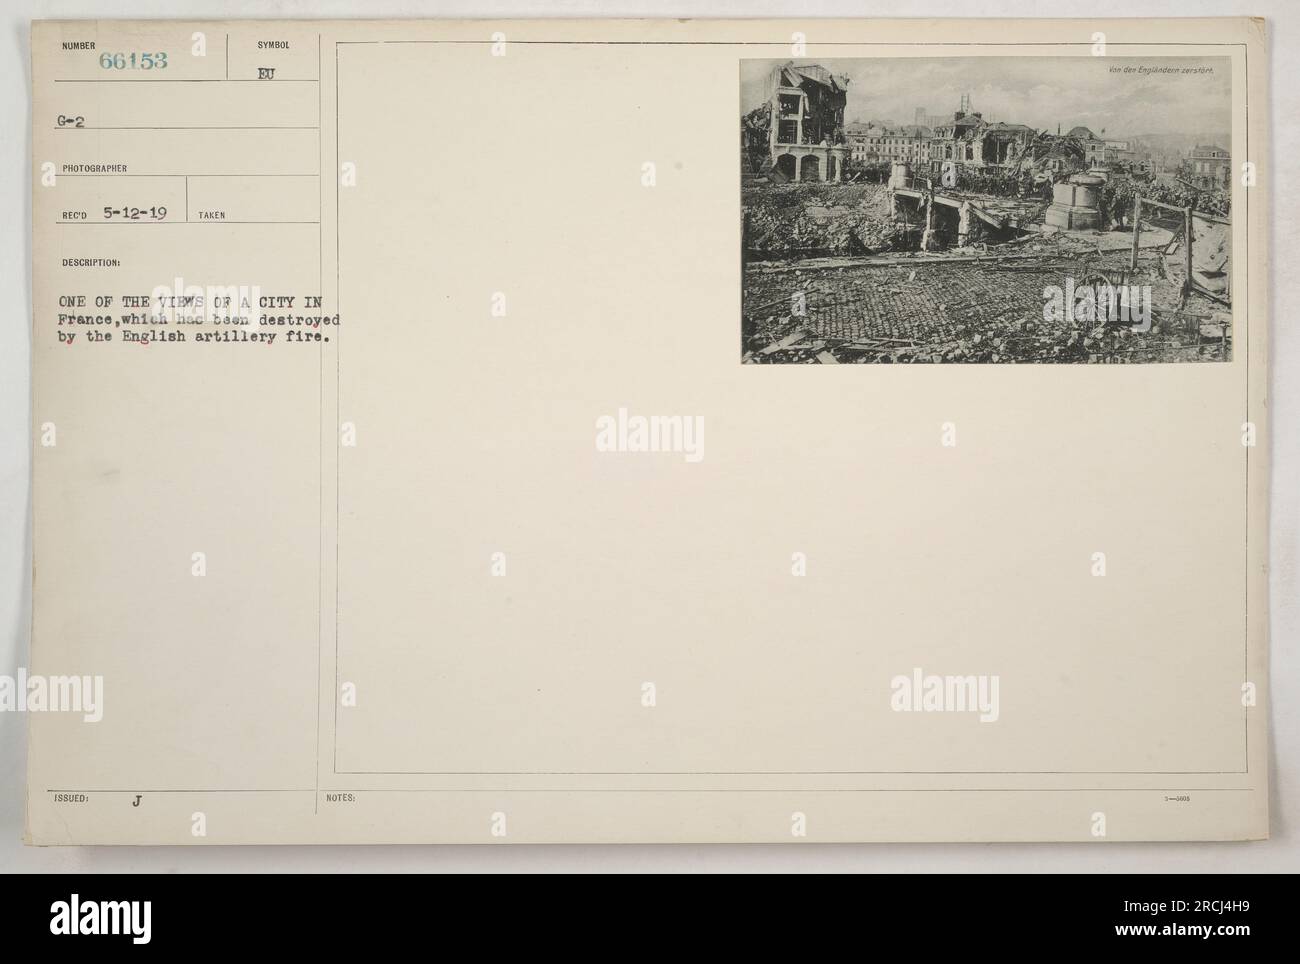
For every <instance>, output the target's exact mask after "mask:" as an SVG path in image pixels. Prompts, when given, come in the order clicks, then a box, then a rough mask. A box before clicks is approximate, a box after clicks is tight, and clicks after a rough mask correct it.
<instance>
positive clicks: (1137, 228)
mask: <svg viewBox="0 0 1300 964" xmlns="http://www.w3.org/2000/svg"><path fill="white" fill-rule="evenodd" d="M1141 236H1142V197H1141V195H1138V196H1137V197H1135V198H1134V199H1133V263H1132V264H1131V265H1130V266H1129V267H1130V268H1131V270H1133V271H1136V270H1137V266H1138V239H1139V238H1141Z"/></svg>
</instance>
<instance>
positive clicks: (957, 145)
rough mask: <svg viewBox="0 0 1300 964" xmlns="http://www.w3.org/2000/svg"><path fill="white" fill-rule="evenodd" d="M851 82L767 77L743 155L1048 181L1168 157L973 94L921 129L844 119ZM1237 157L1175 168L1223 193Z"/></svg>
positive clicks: (1203, 153) (812, 165)
mask: <svg viewBox="0 0 1300 964" xmlns="http://www.w3.org/2000/svg"><path fill="white" fill-rule="evenodd" d="M849 82H850V81H849V78H848V77H844V76H841V75H837V74H834V73H832V72H831V71H829V70H828V69H826V68H825V67H822V66H820V65H816V64H804V65H796V64H794V63H793V62H791V63H787V64H784V65H782V66H780V67H777V68H776V69H775V70H773V71H772V74H771V76H770V78H769V90H768V98H767V101H766V103H765V104H764V105H763V106H762V107H760V108H758V109H757V110H756V111H753V112H751V113H750V114H749V115H747V116H746V118H745V121H746V124H745V133H744V138H745V141H744V143H743V145H742V147H743V149H744V150H745V151H746V152H747V154H748V156H750V157H761V159H762V160H761V162H760V163H759V164H758V165H756V166H761V167H762V168H764V169H771V170H775V171H778V172H779V173H781V174H782V175H783V176H784V177H785V178H786V179H787V180H791V181H839V180H842V179H843V176H844V168H845V164H846V162H847V161H850V160H851V161H853V162H855V163H856V164H859V165H862V164H872V163H879V162H894V161H901V162H905V163H907V164H909V165H911V166H912V167H913V168H916V169H923V168H931V169H933V168H937V167H939V166H941V165H942V164H943V163H944V162H952V163H955V164H957V165H959V166H963V167H971V168H976V169H980V170H985V171H999V170H1001V171H1007V172H1014V173H1017V174H1022V173H1026V172H1028V173H1031V174H1036V175H1046V174H1049V173H1059V172H1063V171H1075V170H1096V169H1102V168H1105V169H1110V170H1124V171H1131V172H1135V173H1147V174H1151V173H1158V172H1160V171H1161V170H1162V169H1164V168H1165V167H1166V166H1168V160H1167V159H1164V158H1160V157H1152V156H1151V155H1149V154H1148V153H1146V152H1145V151H1143V150H1142V149H1141V146H1140V145H1138V144H1136V143H1134V142H1131V141H1127V140H1107V139H1105V138H1103V137H1100V136H1098V135H1097V134H1095V133H1093V131H1091V130H1090V129H1089V128H1087V127H1075V128H1073V129H1071V130H1070V131H1069V132H1068V133H1065V134H1061V133H1060V132H1059V130H1058V132H1057V133H1056V134H1055V135H1053V134H1050V133H1047V132H1040V131H1037V130H1035V129H1034V128H1032V127H1029V126H1027V125H1025V124H1008V123H1003V122H1001V121H999V122H989V121H986V120H985V119H984V116H983V115H982V114H981V113H980V112H979V111H974V110H972V109H971V103H970V96H969V95H962V99H961V105H960V107H959V108H958V110H956V111H954V112H953V113H952V115H951V116H946V115H935V114H928V113H926V111H925V109H924V108H917V110H916V117H915V120H916V123H915V124H910V125H902V126H889V125H885V124H879V123H874V122H873V123H866V124H864V123H852V124H847V125H846V124H845V123H844V110H845V105H846V102H847V99H848V88H849ZM1230 160H1231V159H1230V156H1229V153H1228V152H1227V151H1226V150H1224V149H1222V148H1219V147H1214V146H1208V145H1206V146H1198V147H1197V148H1196V149H1195V150H1194V151H1193V152H1192V154H1191V156H1190V157H1188V158H1186V159H1182V160H1181V163H1177V162H1176V163H1177V171H1178V174H1179V176H1181V177H1182V178H1183V179H1184V180H1187V181H1189V182H1190V183H1192V184H1194V185H1195V186H1197V187H1200V188H1207V189H1208V188H1222V187H1225V186H1226V185H1227V183H1228V181H1229V179H1230V177H1231V170H1230V169H1231V163H1230Z"/></svg>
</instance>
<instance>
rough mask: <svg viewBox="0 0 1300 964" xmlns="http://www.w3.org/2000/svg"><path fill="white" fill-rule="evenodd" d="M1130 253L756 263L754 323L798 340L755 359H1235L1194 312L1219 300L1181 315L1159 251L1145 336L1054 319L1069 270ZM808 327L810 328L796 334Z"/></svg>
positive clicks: (1150, 261)
mask: <svg viewBox="0 0 1300 964" xmlns="http://www.w3.org/2000/svg"><path fill="white" fill-rule="evenodd" d="M1129 259H1130V254H1129V252H1127V251H1123V250H1112V251H1108V252H1105V253H1100V254H1099V253H1097V252H1095V251H1085V252H1082V253H1079V252H1068V251H1060V252H1050V253H1046V254H1044V255H1043V256H1042V257H1041V258H1024V259H1019V260H1013V259H1006V260H1001V261H991V260H981V261H975V260H970V259H969V258H967V259H958V258H944V257H930V258H925V257H918V258H915V259H914V260H911V261H907V260H905V259H899V260H902V261H903V263H899V264H888V265H884V266H879V265H856V266H855V265H849V266H846V267H843V268H835V269H830V270H820V271H806V270H805V271H800V270H785V271H772V270H764V269H763V268H761V267H760V268H751V269H750V270H748V271H747V272H746V276H745V315H746V319H747V322H748V324H750V325H752V326H753V329H754V330H755V331H756V332H757V333H758V335H759V338H760V339H764V340H766V342H767V343H768V344H769V345H770V344H779V343H780V342H781V341H782V340H785V341H786V342H787V344H786V345H785V346H783V347H781V348H779V349H778V350H775V351H774V350H772V349H771V348H768V350H767V351H766V352H764V351H761V350H760V351H757V352H754V353H753V355H752V356H751V357H750V358H749V359H748V360H750V361H756V362H764V361H785V362H788V361H811V360H815V359H816V356H817V354H819V353H823V355H824V353H825V352H827V351H829V352H830V353H831V355H832V356H833V359H834V360H835V361H918V362H940V361H995V362H998V361H1001V362H1015V361H1031V360H1032V361H1080V360H1085V359H1087V358H1088V357H1090V356H1106V357H1096V358H1094V360H1112V361H1123V360H1133V361H1138V360H1141V361H1157V360H1166V359H1165V358H1163V357H1162V355H1167V356H1168V360H1194V359H1197V358H1204V359H1206V360H1209V359H1213V358H1220V357H1225V343H1224V342H1223V341H1219V342H1217V343H1210V344H1202V339H1201V336H1200V332H1199V330H1198V329H1197V327H1196V326H1195V325H1193V324H1191V322H1190V321H1189V318H1190V319H1194V318H1195V317H1196V316H1197V315H1198V314H1201V315H1205V317H1207V318H1208V317H1209V316H1210V314H1211V309H1212V308H1213V306H1212V305H1209V304H1208V303H1207V304H1206V305H1204V306H1201V309H1200V310H1199V312H1198V311H1196V310H1195V309H1194V308H1193V307H1191V306H1189V311H1190V312H1191V314H1190V315H1189V316H1184V315H1179V316H1178V317H1177V319H1176V322H1177V323H1176V324H1170V322H1171V321H1173V320H1174V319H1173V318H1172V314H1173V313H1172V307H1173V306H1174V305H1175V304H1176V302H1177V295H1178V291H1177V284H1176V283H1175V282H1174V281H1173V280H1170V279H1165V278H1162V277H1160V276H1159V275H1160V272H1159V268H1160V261H1159V259H1158V257H1157V256H1155V255H1147V254H1144V257H1143V261H1142V262H1141V264H1140V266H1139V276H1138V277H1137V278H1136V279H1135V282H1134V283H1140V284H1151V286H1152V303H1153V307H1154V309H1155V311H1156V313H1157V314H1158V315H1160V316H1161V318H1162V321H1163V322H1164V324H1163V325H1156V326H1154V327H1153V330H1152V331H1151V332H1146V333H1141V334H1135V333H1133V332H1131V331H1129V330H1128V329H1127V327H1125V326H1112V328H1111V329H1110V330H1108V331H1107V332H1105V333H1102V332H1100V331H1098V330H1096V329H1097V326H1095V325H1092V326H1085V325H1081V324H1080V323H1078V322H1069V321H1055V322H1049V321H1045V320H1044V317H1043V307H1044V289H1045V288H1047V287H1049V286H1053V285H1055V286H1060V287H1062V288H1063V287H1064V286H1065V285H1066V282H1067V278H1073V279H1074V281H1075V283H1076V284H1079V283H1082V282H1083V280H1084V279H1085V278H1087V277H1089V276H1095V275H1096V273H1098V272H1104V273H1105V274H1106V275H1107V276H1108V277H1111V278H1119V277H1121V275H1122V273H1123V272H1124V270H1125V269H1126V268H1127V266H1128V264H1129ZM796 292H802V296H803V300H804V302H805V304H804V307H805V314H804V315H803V317H799V316H798V314H797V312H796V311H795V307H794V306H796V304H797V298H796V297H795V296H796ZM751 306H752V307H751ZM1189 327H1190V328H1192V333H1190V334H1189V332H1188V328H1189ZM1162 328H1163V329H1164V330H1161V329H1162ZM1085 329H1087V330H1085ZM797 333H802V334H803V335H804V336H806V337H804V338H795V339H793V340H792V336H793V335H795V334H797ZM774 355H775V356H778V357H772V356H774ZM846 356H848V357H846ZM1126 356H1127V357H1126ZM1138 356H1146V357H1138ZM1153 356H1154V357H1153ZM820 360H821V361H823V362H825V361H827V360H828V359H827V358H825V357H824V356H823V357H822V358H821V359H820Z"/></svg>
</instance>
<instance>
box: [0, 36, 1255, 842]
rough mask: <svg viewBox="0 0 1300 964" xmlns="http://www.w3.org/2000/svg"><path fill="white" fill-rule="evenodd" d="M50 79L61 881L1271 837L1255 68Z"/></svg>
mask: <svg viewBox="0 0 1300 964" xmlns="http://www.w3.org/2000/svg"><path fill="white" fill-rule="evenodd" d="M31 42H32V73H33V82H32V90H33V110H32V126H33V131H32V139H33V144H34V153H33V165H32V212H33V243H34V261H33V273H34V277H33V284H34V298H33V318H32V326H33V327H32V330H33V346H34V368H35V371H34V382H35V390H34V399H33V459H34V465H35V467H34V476H35V480H34V493H35V494H34V531H35V551H34V555H35V573H34V584H35V589H34V593H35V595H34V638H33V646H32V658H31V661H30V665H29V666H27V667H24V669H23V672H22V674H21V678H15V679H11V680H0V697H2V698H3V700H4V701H5V702H6V703H7V706H6V708H7V709H14V710H19V711H22V712H23V713H24V714H25V717H26V721H27V724H28V726H29V731H30V754H29V764H30V769H29V775H28V781H29V796H28V809H29V812H28V836H29V839H30V840H31V841H32V842H33V843H37V844H176V843H186V844H231V843H265V842H283V843H302V842H315V843H344V842H348V843H358V842H361V843H364V842H383V843H391V842H466V843H475V842H481V843H510V842H544V841H663V842H672V841H759V842H776V841H783V842H789V843H792V844H796V845H797V844H800V843H810V842H826V841H877V840H918V841H920V840H987V841H999V840H1071V841H1088V842H1092V843H1095V844H1097V845H1102V844H1104V843H1105V842H1107V841H1111V840H1139V839H1141V840H1155V839H1160V840H1182V839H1246V838H1258V837H1262V836H1265V835H1267V832H1268V822H1267V796H1268V793H1267V760H1268V734H1267V727H1266V719H1267V712H1268V709H1267V706H1268V702H1267V697H1268V686H1267V677H1266V663H1267V661H1266V654H1267V638H1266V625H1267V622H1266V614H1267V599H1266V593H1265V578H1264V565H1265V561H1266V558H1267V553H1266V544H1265V542H1266V531H1267V530H1266V515H1267V489H1266V484H1267V478H1268V467H1267V462H1266V452H1267V440H1268V436H1267V425H1266V418H1265V408H1266V389H1267V381H1266V370H1267V317H1266V314H1265V310H1266V303H1265V298H1264V292H1265V290H1266V285H1267V282H1268V274H1269V259H1268V247H1267V230H1266V227H1267V220H1268V201H1267V199H1268V196H1269V192H1270V185H1269V171H1268V168H1267V165H1266V164H1265V163H1264V160H1265V159H1266V158H1267V136H1268V131H1267V128H1266V126H1265V120H1264V119H1265V118H1266V117H1267V110H1266V104H1265V102H1264V96H1265V82H1264V78H1265V76H1266V74H1265V38H1264V29H1263V25H1262V24H1261V23H1260V22H1258V21H1251V20H1244V19H1240V20H1123V21H1104V20H1075V21H1007V20H999V21H979V20H973V21H934V20H927V21H924V22H919V21H918V22H910V21H905V20H887V21H856V22H854V21H838V22H836V21H816V20H814V21H807V22H795V21H782V22H763V21H743V22H742V21H736V22H722V21H717V22H689V21H688V22H652V21H642V22H618V21H602V22H597V21H564V20H555V21H536V22H487V21H484V22H434V21H408V22H388V23H367V22H344V21H327V22H307V21H296V22H295V21H284V22H277V21H264V22H231V23H217V22H203V23H198V22H196V23H184V22H173V21H168V22H117V21H101V22H42V23H36V24H34V25H33V28H32V38H31Z"/></svg>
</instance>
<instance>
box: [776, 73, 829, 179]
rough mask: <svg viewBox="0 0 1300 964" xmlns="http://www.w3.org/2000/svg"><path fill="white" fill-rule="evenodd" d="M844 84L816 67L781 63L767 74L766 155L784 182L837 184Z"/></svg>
mask: <svg viewBox="0 0 1300 964" xmlns="http://www.w3.org/2000/svg"><path fill="white" fill-rule="evenodd" d="M848 88H849V79H848V78H847V77H844V76H840V75H837V74H833V73H831V72H830V71H829V70H827V69H826V68H825V67H822V66H820V65H817V64H803V65H796V64H794V63H793V62H790V63H786V64H783V65H781V66H780V67H777V68H775V69H774V70H773V71H772V75H771V78H770V96H769V98H768V116H769V118H770V120H769V124H768V152H769V158H770V161H771V165H772V168H773V169H775V170H776V171H777V172H779V173H780V174H781V175H782V176H783V177H785V178H786V180H789V181H840V180H842V179H843V177H844V162H845V160H846V159H847V157H848V155H849V147H848V145H847V143H846V140H845V135H844V106H845V103H846V101H847V99H848Z"/></svg>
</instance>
